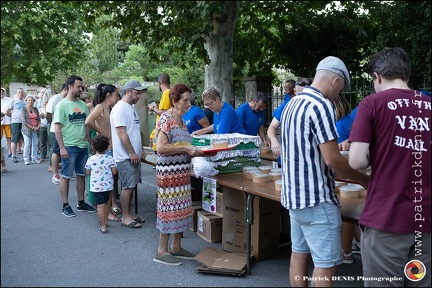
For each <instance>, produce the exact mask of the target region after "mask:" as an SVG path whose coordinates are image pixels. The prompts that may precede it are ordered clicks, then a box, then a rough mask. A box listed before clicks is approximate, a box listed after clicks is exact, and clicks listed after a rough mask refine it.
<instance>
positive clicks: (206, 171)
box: [192, 157, 219, 177]
mask: <svg viewBox="0 0 432 288" xmlns="http://www.w3.org/2000/svg"><path fill="white" fill-rule="evenodd" d="M192 166H193V171H194V174H195V176H196V177H208V176H215V175H217V174H219V171H218V170H217V169H216V168H215V167H214V164H213V163H212V162H209V161H207V160H206V158H205V157H194V158H192Z"/></svg>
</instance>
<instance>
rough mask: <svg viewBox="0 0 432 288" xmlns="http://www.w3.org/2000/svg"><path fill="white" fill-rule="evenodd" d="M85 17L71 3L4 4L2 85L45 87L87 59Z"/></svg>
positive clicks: (2, 9)
mask: <svg viewBox="0 0 432 288" xmlns="http://www.w3.org/2000/svg"><path fill="white" fill-rule="evenodd" d="M82 17H83V13H82V12H81V11H80V10H78V9H72V8H71V5H70V4H69V3H68V2H58V1H2V3H1V65H2V69H1V78H2V82H5V83H8V82H12V81H22V82H25V83H38V84H40V85H45V84H47V83H49V82H51V81H52V80H53V77H54V74H55V73H57V71H63V70H64V68H65V67H74V66H75V65H76V63H77V61H79V60H80V59H82V58H86V55H85V51H86V45H87V43H88V41H87V40H88V39H87V36H86V35H85V34H83V33H84V32H88V30H87V29H86V25H85V22H84V21H82ZM83 51H84V53H83Z"/></svg>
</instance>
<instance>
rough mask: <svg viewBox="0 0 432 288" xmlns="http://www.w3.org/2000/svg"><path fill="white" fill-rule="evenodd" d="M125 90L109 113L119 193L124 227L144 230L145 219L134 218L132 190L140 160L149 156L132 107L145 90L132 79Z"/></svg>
mask: <svg viewBox="0 0 432 288" xmlns="http://www.w3.org/2000/svg"><path fill="white" fill-rule="evenodd" d="M124 89H125V93H124V96H123V98H122V99H121V100H120V101H118V102H117V104H115V105H114V107H113V108H112V110H111V114H110V124H111V137H112V147H113V156H114V160H115V162H116V164H117V167H118V172H119V174H118V177H119V178H118V179H119V182H120V183H121V189H122V190H121V192H120V202H121V208H122V224H121V225H122V226H124V227H128V228H141V227H142V225H141V223H144V222H145V220H144V219H141V218H140V217H139V216H132V215H131V203H132V193H133V190H134V189H135V188H136V186H137V184H138V182H139V178H140V174H141V161H140V158H145V156H146V154H145V152H144V150H143V149H142V144H141V133H140V120H139V117H138V113H137V111H136V109H135V107H134V106H133V105H134V104H136V103H137V102H138V101H139V100H140V99H141V96H142V93H143V91H144V90H146V88H145V87H143V86H141V83H140V82H139V81H137V80H129V81H128V82H126V84H125V86H124Z"/></svg>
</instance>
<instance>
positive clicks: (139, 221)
mask: <svg viewBox="0 0 432 288" xmlns="http://www.w3.org/2000/svg"><path fill="white" fill-rule="evenodd" d="M134 220H135V221H136V222H138V223H145V222H146V221H145V219H144V218H142V219H141V217H139V216H138V217H136V218H135V219H134Z"/></svg>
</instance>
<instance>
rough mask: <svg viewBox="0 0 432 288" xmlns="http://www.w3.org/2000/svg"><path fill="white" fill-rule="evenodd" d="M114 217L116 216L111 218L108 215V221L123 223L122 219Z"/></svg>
mask: <svg viewBox="0 0 432 288" xmlns="http://www.w3.org/2000/svg"><path fill="white" fill-rule="evenodd" d="M113 216H114V217H110V216H109V215H108V221H114V222H120V221H121V219H120V218H118V217H116V216H115V215H113Z"/></svg>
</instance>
